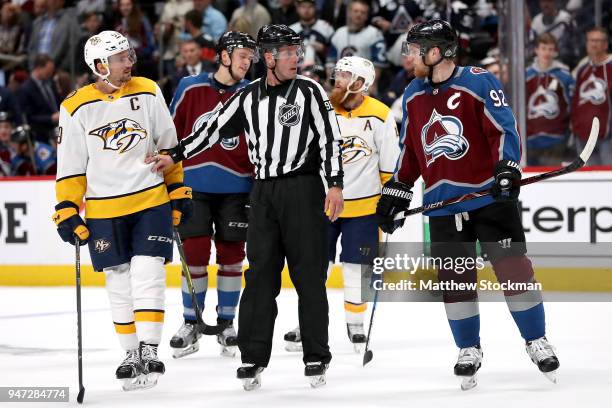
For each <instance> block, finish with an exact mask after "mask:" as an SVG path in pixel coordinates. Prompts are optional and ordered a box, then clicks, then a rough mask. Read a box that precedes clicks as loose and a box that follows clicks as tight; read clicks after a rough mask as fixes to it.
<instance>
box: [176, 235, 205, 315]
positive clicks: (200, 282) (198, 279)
mask: <svg viewBox="0 0 612 408" xmlns="http://www.w3.org/2000/svg"><path fill="white" fill-rule="evenodd" d="M210 245H211V243H210V237H206V236H200V237H191V238H185V240H184V241H183V246H184V248H185V258H186V261H187V265H189V272H190V274H191V282H192V283H193V290H194V292H195V297H196V302H197V304H198V307H199V309H200V312H201V313H203V312H204V300H205V299H206V290H207V289H208V271H207V270H206V266H207V265H208V261H209V259H210ZM181 295H182V298H183V317H184V318H185V322H189V323H193V322H195V321H197V318H196V315H195V311H194V308H193V304H192V300H191V292H190V291H189V289H188V287H187V278H185V271H183V273H182V275H181Z"/></svg>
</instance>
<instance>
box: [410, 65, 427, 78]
mask: <svg viewBox="0 0 612 408" xmlns="http://www.w3.org/2000/svg"><path fill="white" fill-rule="evenodd" d="M414 76H415V77H417V78H427V77H428V76H429V67H428V66H427V65H425V64H423V63H417V64H414Z"/></svg>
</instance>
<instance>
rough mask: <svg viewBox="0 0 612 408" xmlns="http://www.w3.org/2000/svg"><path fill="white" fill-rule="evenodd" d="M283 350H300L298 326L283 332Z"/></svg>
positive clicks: (300, 342)
mask: <svg viewBox="0 0 612 408" xmlns="http://www.w3.org/2000/svg"><path fill="white" fill-rule="evenodd" d="M285 350H287V351H289V352H297V351H302V336H301V335H300V326H298V327H296V328H295V329H293V330H291V331H289V332H287V333H285Z"/></svg>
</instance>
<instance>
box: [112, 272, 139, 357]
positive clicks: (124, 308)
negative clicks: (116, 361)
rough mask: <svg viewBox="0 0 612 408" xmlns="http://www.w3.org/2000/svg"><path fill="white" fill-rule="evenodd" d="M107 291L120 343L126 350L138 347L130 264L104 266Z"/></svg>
mask: <svg viewBox="0 0 612 408" xmlns="http://www.w3.org/2000/svg"><path fill="white" fill-rule="evenodd" d="M104 275H105V276H106V291H107V293H108V299H109V301H110V306H111V315H112V317H113V323H114V324H115V332H117V336H118V338H119V344H120V345H121V348H123V349H124V350H126V351H127V350H134V349H137V348H138V336H137V335H136V325H135V324H134V306H133V303H132V291H131V284H130V264H129V263H125V264H122V265H118V266H113V267H111V268H104Z"/></svg>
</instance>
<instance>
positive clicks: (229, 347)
mask: <svg viewBox="0 0 612 408" xmlns="http://www.w3.org/2000/svg"><path fill="white" fill-rule="evenodd" d="M228 322H229V323H228ZM226 323H228V325H227V327H226V328H225V330H223V332H222V333H221V334H217V342H218V343H219V344H220V345H221V355H222V356H223V357H234V356H235V355H236V349H237V348H238V337H236V330H234V322H233V321H232V320H225V319H221V318H217V324H219V325H221V324H226Z"/></svg>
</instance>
